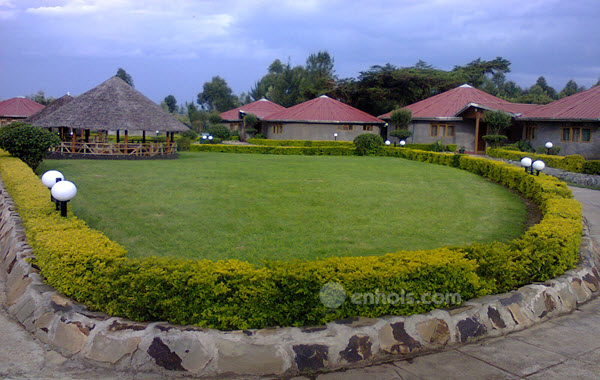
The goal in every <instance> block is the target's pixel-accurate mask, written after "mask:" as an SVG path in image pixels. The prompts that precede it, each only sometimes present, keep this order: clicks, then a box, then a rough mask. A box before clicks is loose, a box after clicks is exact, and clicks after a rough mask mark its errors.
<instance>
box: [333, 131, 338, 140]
mask: <svg viewBox="0 0 600 380" xmlns="http://www.w3.org/2000/svg"><path fill="white" fill-rule="evenodd" d="M337 137H338V134H337V132H336V133H334V134H333V141H337Z"/></svg>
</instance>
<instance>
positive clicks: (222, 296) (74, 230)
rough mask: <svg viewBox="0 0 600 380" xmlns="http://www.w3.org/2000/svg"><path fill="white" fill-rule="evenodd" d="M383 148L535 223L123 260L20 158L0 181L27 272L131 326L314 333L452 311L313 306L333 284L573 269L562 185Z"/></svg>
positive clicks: (540, 276) (352, 287) (450, 280)
mask: <svg viewBox="0 0 600 380" xmlns="http://www.w3.org/2000/svg"><path fill="white" fill-rule="evenodd" d="M194 147H195V146H194ZM202 147H203V148H204V147H209V148H219V147H226V146H207V145H202ZM250 148H253V149H265V150H269V149H280V150H286V149H287V150H289V151H291V150H294V149H295V150H296V151H298V150H301V149H311V150H314V149H322V150H325V149H350V150H352V149H351V148H343V147H339V148H327V147H321V148H314V147H313V148H289V147H250ZM383 151H385V152H387V153H388V154H387V155H390V156H397V157H404V158H409V159H414V160H418V161H424V162H433V163H438V164H442V165H448V166H453V167H458V168H461V169H464V170H467V171H470V172H473V173H476V174H479V175H482V176H484V177H487V178H490V179H491V180H493V181H496V182H499V183H501V184H503V185H505V186H506V187H508V188H510V189H514V190H517V191H519V192H521V194H523V195H524V196H525V197H528V198H530V199H532V200H533V201H534V202H536V203H537V204H538V205H539V206H540V209H541V210H542V212H543V215H544V217H543V220H542V222H541V223H540V224H538V225H536V226H534V227H532V228H531V229H529V231H527V233H525V235H524V236H522V237H521V238H519V239H516V240H514V241H512V242H509V243H492V244H475V245H471V246H468V247H462V248H438V249H432V250H426V251H414V252H406V251H401V252H396V253H389V254H386V255H382V256H368V257H336V258H328V259H322V260H315V261H291V262H279V261H275V262H266V263H265V265H264V266H255V265H252V264H250V263H247V262H241V261H237V260H223V261H217V262H212V261H208V260H198V261H193V260H184V259H176V258H149V259H130V258H127V257H126V256H125V255H126V252H125V250H124V249H123V247H121V246H120V245H118V244H116V243H114V242H112V241H110V240H109V239H108V238H106V236H104V235H103V234H101V233H100V232H98V231H94V230H91V229H89V228H88V227H87V225H86V224H85V223H84V222H82V221H81V220H79V219H77V218H76V217H74V216H72V214H71V216H69V217H68V218H61V217H60V216H58V215H57V214H56V212H55V211H54V207H53V204H52V203H50V201H49V199H48V198H49V197H48V190H47V189H46V188H45V187H44V186H43V185H42V184H41V181H40V180H39V178H37V177H36V176H35V174H34V173H33V172H32V171H31V169H29V168H28V167H27V166H26V165H24V164H23V163H22V162H21V161H20V160H17V159H15V158H11V157H8V156H6V155H5V154H4V155H2V156H0V175H1V176H2V178H3V180H4V182H5V186H6V188H7V190H8V191H9V192H10V194H12V195H13V198H14V201H15V203H16V205H17V207H18V211H19V213H20V214H21V216H22V219H23V221H24V224H25V227H26V233H27V238H28V241H29V243H30V244H31V245H32V247H33V248H34V251H35V254H36V257H37V259H36V264H37V265H38V266H39V268H40V270H41V273H42V275H43V276H44V277H45V278H46V279H47V281H48V283H50V284H51V285H52V286H54V287H55V288H56V289H57V290H58V291H60V292H62V293H64V294H66V295H67V296H69V297H72V298H73V299H75V300H77V301H79V302H82V303H85V304H86V305H88V307H90V308H91V309H92V310H101V311H104V312H107V313H109V314H111V315H118V316H121V317H126V318H130V319H133V320H138V321H156V320H166V321H169V322H172V323H178V324H196V325H200V326H206V327H213V328H219V329H247V328H260V327H267V326H302V325H314V324H322V323H326V322H328V321H331V320H334V319H338V318H345V317H351V316H357V315H364V316H369V317H376V316H381V315H388V314H405V315H407V314H412V313H422V312H427V311H428V310H431V309H433V308H436V307H445V306H451V305H446V304H441V305H433V304H432V305H427V304H423V303H396V304H390V303H379V304H376V305H361V304H354V303H352V302H348V301H347V302H345V303H344V304H343V305H342V306H341V307H339V308H337V309H334V310H329V309H327V308H326V307H325V306H324V305H323V304H322V303H321V302H320V299H319V292H320V289H321V287H322V286H323V285H324V284H325V283H327V282H330V281H334V282H337V283H340V284H342V285H343V286H344V288H345V290H346V292H347V294H353V293H369V292H371V293H372V292H374V291H375V290H376V289H380V290H382V291H397V292H399V291H400V290H401V289H404V290H405V291H406V292H412V293H414V294H415V295H416V296H417V297H418V296H419V295H422V294H424V293H427V292H429V293H436V292H437V293H460V295H461V298H462V299H463V300H467V299H469V298H472V297H476V296H480V295H483V294H489V293H492V292H497V291H505V290H510V289H513V288H515V287H516V286H519V285H522V284H525V283H527V282H530V281H544V280H546V279H548V278H551V277H554V276H557V275H559V274H561V273H562V272H563V271H564V270H566V269H568V268H571V267H573V266H574V265H575V263H576V262H577V258H578V255H577V253H578V247H579V242H580V238H581V230H582V223H581V210H580V206H579V204H578V203H577V202H576V201H574V200H573V199H571V193H570V191H569V189H568V188H567V187H566V185H565V184H564V183H562V182H559V181H557V180H556V179H554V178H552V177H549V176H546V175H544V174H541V175H540V176H539V177H537V176H531V175H528V174H526V173H525V172H524V171H523V170H520V169H519V168H517V167H514V166H512V165H508V164H504V163H501V162H494V161H490V160H486V159H483V158H474V157H469V156H463V155H454V154H445V153H435V152H425V151H413V150H410V149H406V148H403V149H400V148H398V149H384V150H383Z"/></svg>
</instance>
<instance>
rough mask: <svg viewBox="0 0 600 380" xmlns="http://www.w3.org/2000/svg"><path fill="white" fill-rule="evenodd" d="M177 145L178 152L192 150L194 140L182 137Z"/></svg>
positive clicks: (177, 141)
mask: <svg viewBox="0 0 600 380" xmlns="http://www.w3.org/2000/svg"><path fill="white" fill-rule="evenodd" d="M176 143H177V150H178V151H185V150H188V149H189V148H190V145H192V139H190V138H189V137H180V138H178V139H177V140H176Z"/></svg>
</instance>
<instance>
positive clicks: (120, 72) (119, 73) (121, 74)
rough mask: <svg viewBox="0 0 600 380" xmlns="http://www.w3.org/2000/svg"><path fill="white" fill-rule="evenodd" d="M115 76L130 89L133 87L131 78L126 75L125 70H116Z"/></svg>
mask: <svg viewBox="0 0 600 380" xmlns="http://www.w3.org/2000/svg"><path fill="white" fill-rule="evenodd" d="M115 76H116V77H119V78H121V79H123V80H124V81H125V83H127V84H128V85H130V86H131V87H135V86H134V85H133V78H132V77H131V75H129V74H128V73H127V71H125V69H123V68H121V67H119V69H118V70H117V74H116V75H115Z"/></svg>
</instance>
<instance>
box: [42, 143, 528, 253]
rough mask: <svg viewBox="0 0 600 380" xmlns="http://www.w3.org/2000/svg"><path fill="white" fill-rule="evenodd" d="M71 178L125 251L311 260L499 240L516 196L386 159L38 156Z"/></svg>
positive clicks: (88, 217)
mask: <svg viewBox="0 0 600 380" xmlns="http://www.w3.org/2000/svg"><path fill="white" fill-rule="evenodd" d="M50 169H57V170H60V171H62V172H63V173H64V175H65V177H66V179H68V180H71V181H73V182H74V183H75V184H76V185H77V187H78V194H77V197H76V198H75V199H74V200H73V201H72V202H71V207H72V209H73V211H74V212H75V214H76V215H77V216H78V217H80V218H82V219H84V220H85V221H86V222H87V223H88V224H89V225H90V226H91V227H92V228H95V229H98V230H100V231H103V232H104V233H105V234H106V235H107V236H109V237H110V238H111V239H113V240H115V241H117V242H119V243H121V244H122V245H123V246H125V247H126V248H127V250H128V251H129V255H131V256H132V257H141V256H152V255H156V256H165V255H166V256H169V255H171V256H179V257H185V258H206V259H211V260H217V259H225V258H237V259H241V260H248V261H251V262H254V263H260V262H261V260H263V259H286V260H287V259H292V258H301V259H314V258H317V257H325V256H363V255H378V254H384V253H388V252H394V251H398V250H416V249H428V248H436V247H440V246H444V245H463V244H467V243H470V242H490V241H494V240H500V241H507V240H511V239H513V238H515V237H518V236H519V235H521V234H522V233H523V231H524V229H525V220H526V207H525V205H524V204H523V202H522V201H521V200H520V199H519V197H517V196H516V195H514V194H512V193H510V192H509V191H507V190H506V189H504V188H503V187H501V186H498V185H496V184H493V183H490V182H489V181H487V180H485V179H483V178H481V177H478V176H476V175H474V174H471V173H467V172H464V171H461V170H458V169H454V168H449V167H445V166H439V165H433V164H426V163H421V162H414V161H408V160H403V159H398V158H389V157H327V156H271V155H258V154H248V155H246V154H225V153H183V154H181V156H180V158H179V159H177V160H151V161H100V160H46V161H44V162H43V164H42V165H41V166H40V168H38V170H37V172H38V174H40V175H41V173H43V172H44V171H46V170H50Z"/></svg>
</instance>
